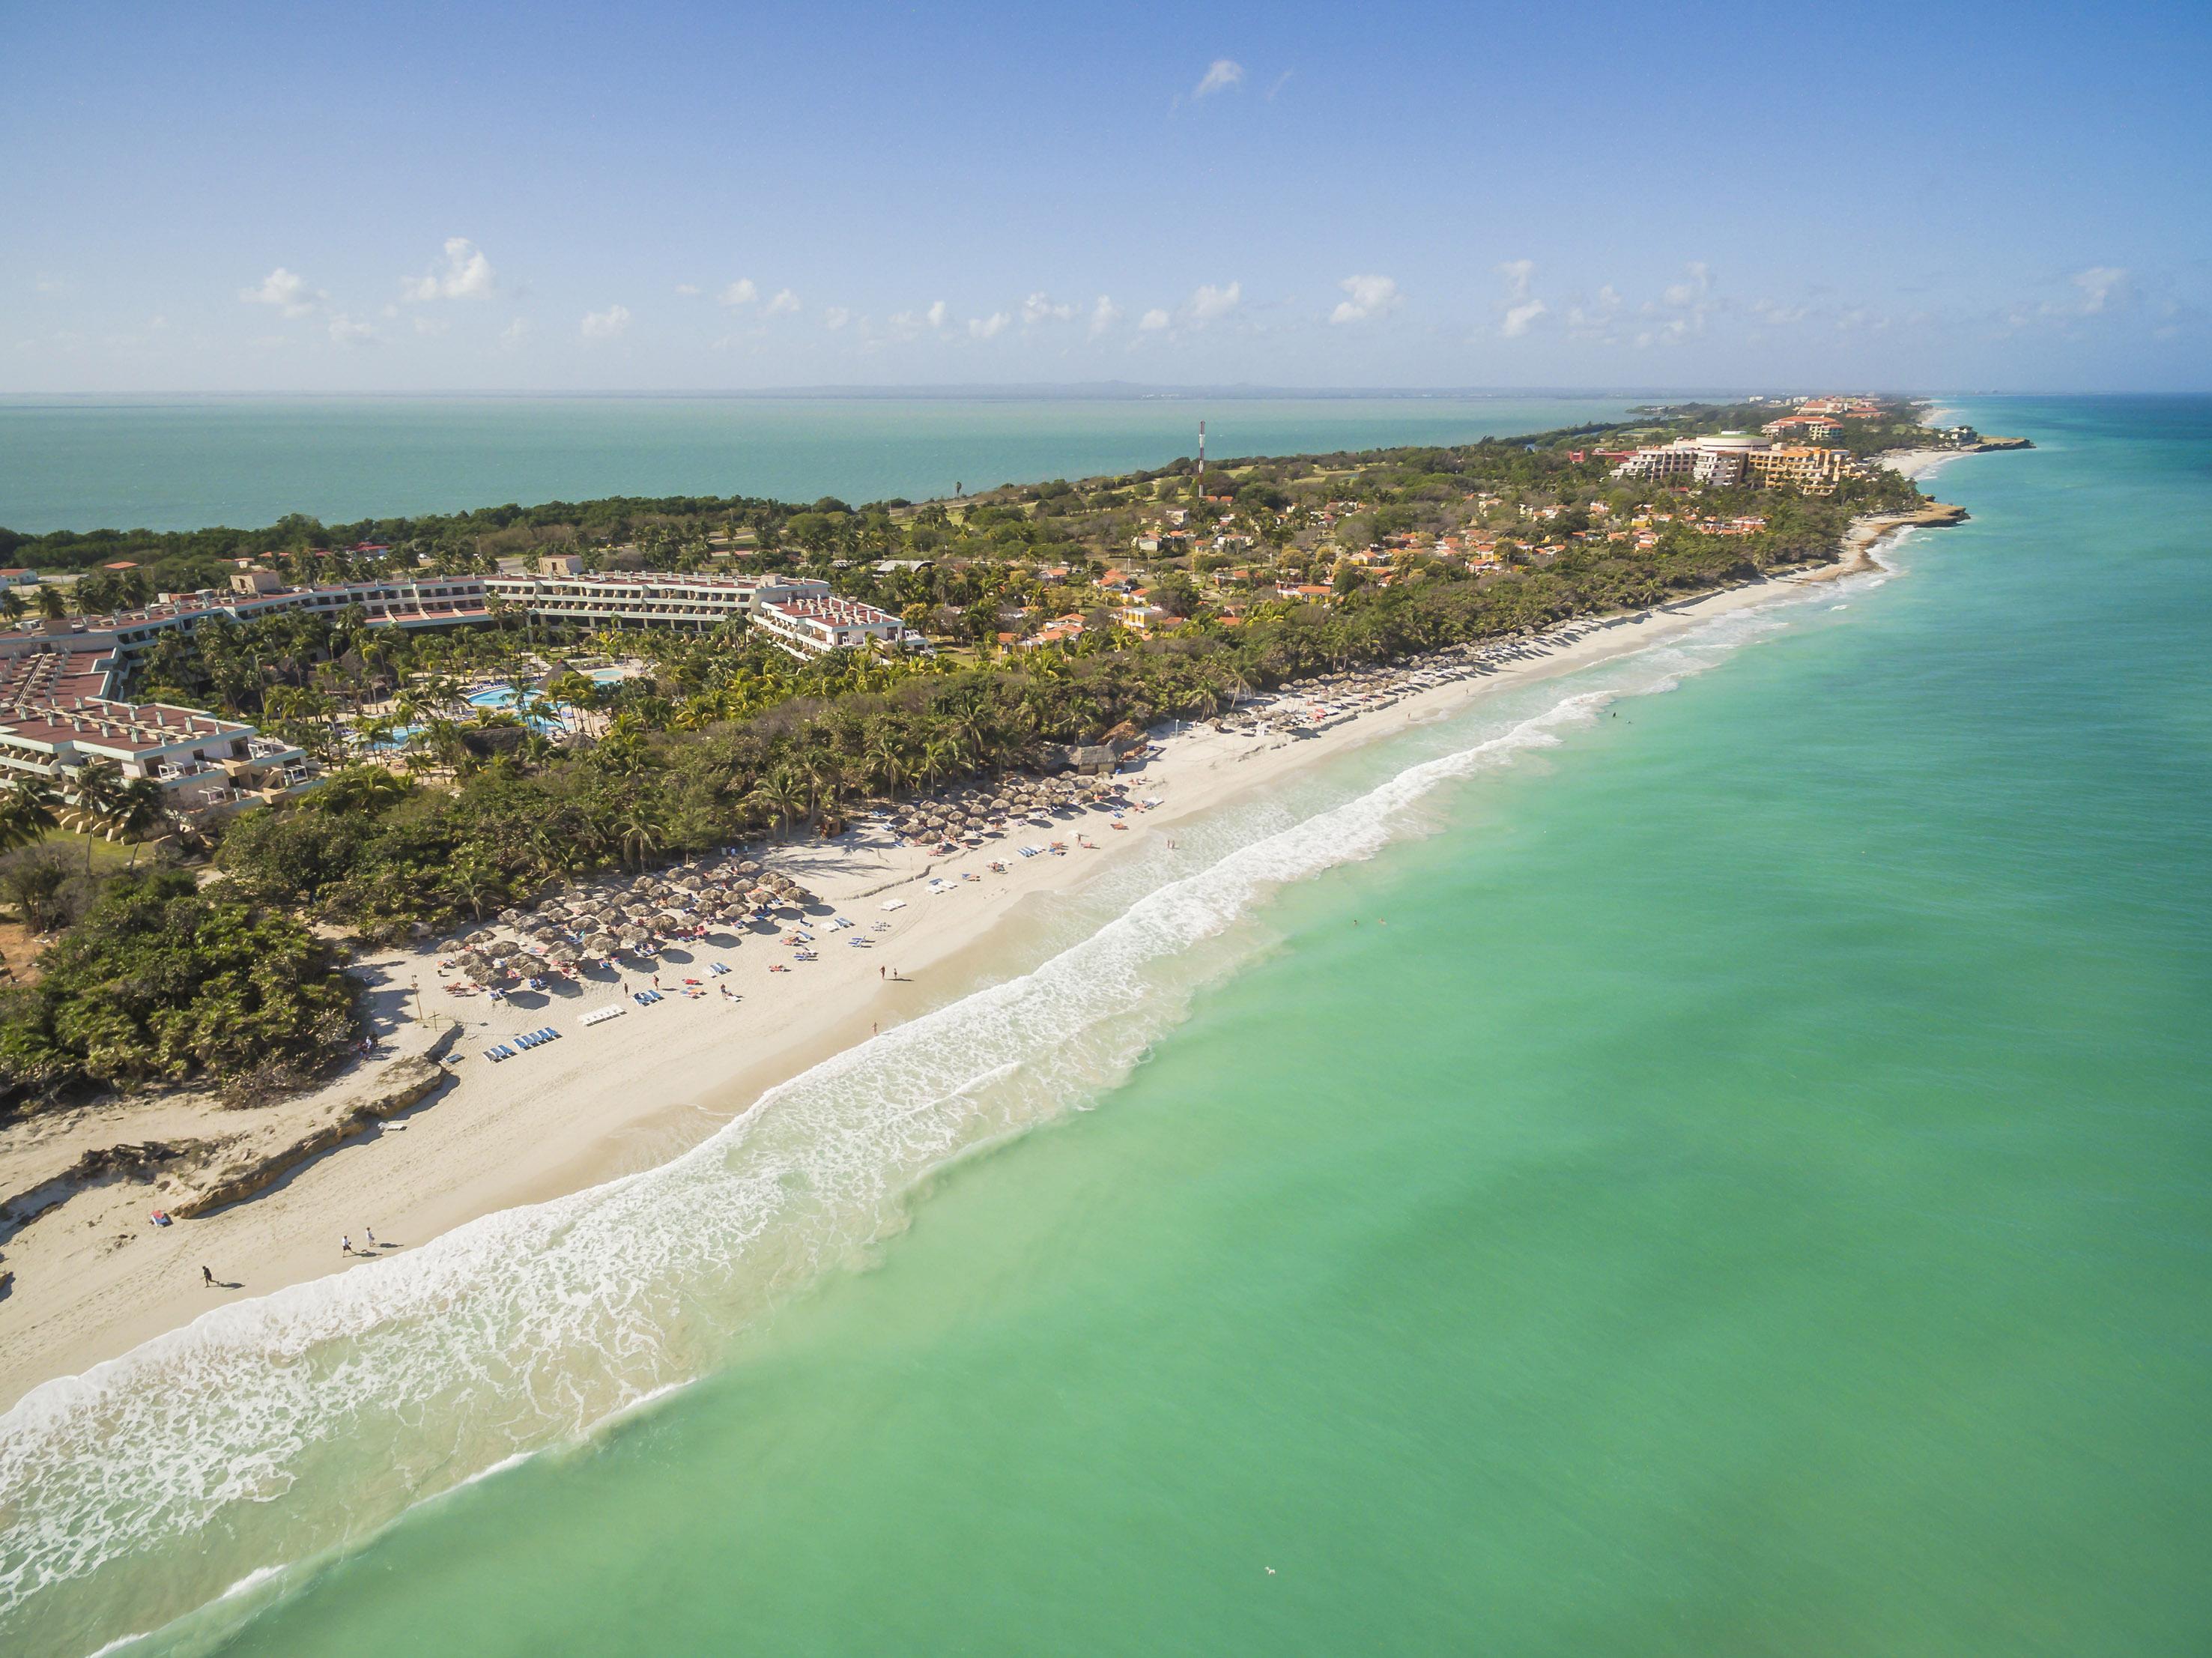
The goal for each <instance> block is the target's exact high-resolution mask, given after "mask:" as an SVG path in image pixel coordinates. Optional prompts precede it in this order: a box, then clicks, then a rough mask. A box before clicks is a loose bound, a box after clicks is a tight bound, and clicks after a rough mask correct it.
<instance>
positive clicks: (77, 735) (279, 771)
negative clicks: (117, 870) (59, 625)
mask: <svg viewBox="0 0 2212 1658" xmlns="http://www.w3.org/2000/svg"><path fill="white" fill-rule="evenodd" d="M118 661H119V657H118V654H117V653H116V652H115V651H114V650H113V649H104V650H103V649H79V648H76V646H75V645H74V644H73V643H61V642H40V643H38V644H37V645H36V646H34V647H33V648H32V649H24V650H20V651H16V652H15V653H13V654H10V655H4V656H0V777H20V776H26V775H27V776H31V777H42V778H45V779H46V780H47V781H49V782H51V783H53V784H55V785H56V786H57V787H58V789H61V791H62V792H63V793H64V795H68V794H69V793H70V779H71V778H72V777H74V776H75V775H76V773H77V772H78V771H81V770H82V769H83V767H84V766H85V765H87V764H88V762H90V761H93V760H112V761H113V762H115V764H116V765H117V766H118V768H119V769H120V770H121V771H122V774H123V776H124V777H125V778H126V779H130V778H137V777H150V778H152V779H154V780H155V782H157V783H160V784H161V788H162V790H163V793H164V796H165V799H164V804H165V805H167V807H168V808H169V809H170V810H171V811H173V812H177V813H180V814H187V815H189V814H196V813H199V812H203V811H205V810H207V809H209V808H213V807H218V806H228V805H234V804H240V803H250V802H256V801H260V800H266V799H270V798H271V797H273V796H275V795H280V794H283V793H284V792H285V791H287V790H288V789H295V788H298V787H299V786H301V784H303V783H307V782H309V781H311V780H312V779H313V775H314V771H313V765H311V763H310V762H309V761H308V759H307V756H306V755H305V754H304V753H301V751H300V750H299V749H297V748H295V747H292V746H291V745H290V744H289V743H284V742H280V741H276V739H274V738H271V737H264V736H262V735H260V734H259V733H258V732H257V731H256V730H255V729H254V728H252V726H250V725H241V724H240V723H238V722H236V721H233V720H223V719H218V718H216V716H213V715H210V714H204V713H201V712H199V711H198V710H195V709H189V708H177V707H174V706H172V705H171V704H167V703H129V702H123V701H119V700H118V699H116V698H113V697H111V696H110V695H109V694H108V692H110V691H111V690H112V688H113V681H114V677H115V673H116V668H117V666H118Z"/></svg>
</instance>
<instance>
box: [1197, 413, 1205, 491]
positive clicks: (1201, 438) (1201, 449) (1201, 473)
mask: <svg viewBox="0 0 2212 1658" xmlns="http://www.w3.org/2000/svg"><path fill="white" fill-rule="evenodd" d="M1198 498H1199V499H1200V500H1201V501H1203V500H1205V499H1206V423H1205V422H1204V421H1203V420H1201V421H1200V422H1199V423H1198Z"/></svg>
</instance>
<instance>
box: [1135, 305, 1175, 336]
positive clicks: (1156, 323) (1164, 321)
mask: <svg viewBox="0 0 2212 1658" xmlns="http://www.w3.org/2000/svg"><path fill="white" fill-rule="evenodd" d="M1168 321H1169V318H1168V314H1167V313H1166V312H1164V311H1163V310H1161V309H1160V308H1159V307H1158V306H1157V305H1155V306H1154V307H1153V308H1152V309H1151V310H1149V311H1147V312H1146V313H1145V314H1144V315H1143V316H1141V317H1139V318H1138V319H1137V330H1138V332H1139V333H1146V334H1152V333H1157V332H1159V331H1160V330H1161V329H1163V328H1164V327H1166V326H1168Z"/></svg>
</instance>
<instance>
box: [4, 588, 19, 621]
mask: <svg viewBox="0 0 2212 1658" xmlns="http://www.w3.org/2000/svg"><path fill="white" fill-rule="evenodd" d="M23 610H24V606H23V595H22V594H20V593H18V592H16V591H15V588H8V589H7V590H6V591H4V592H0V618H4V619H6V621H7V623H8V625H9V626H10V627H13V626H15V624H16V623H18V622H20V621H21V620H22V619H23Z"/></svg>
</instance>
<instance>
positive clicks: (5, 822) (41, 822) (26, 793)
mask: <svg viewBox="0 0 2212 1658" xmlns="http://www.w3.org/2000/svg"><path fill="white" fill-rule="evenodd" d="M54 822H55V819H54V788H53V785H52V783H48V782H47V781H46V779H45V778H44V777H17V778H16V779H15V782H14V783H11V784H10V785H9V788H8V790H7V792H6V794H5V795H0V850H13V849H15V847H18V846H33V845H36V844H38V843H39V842H40V841H41V840H43V839H45V838H46V832H47V831H48V830H50V829H52V827H53V826H54Z"/></svg>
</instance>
